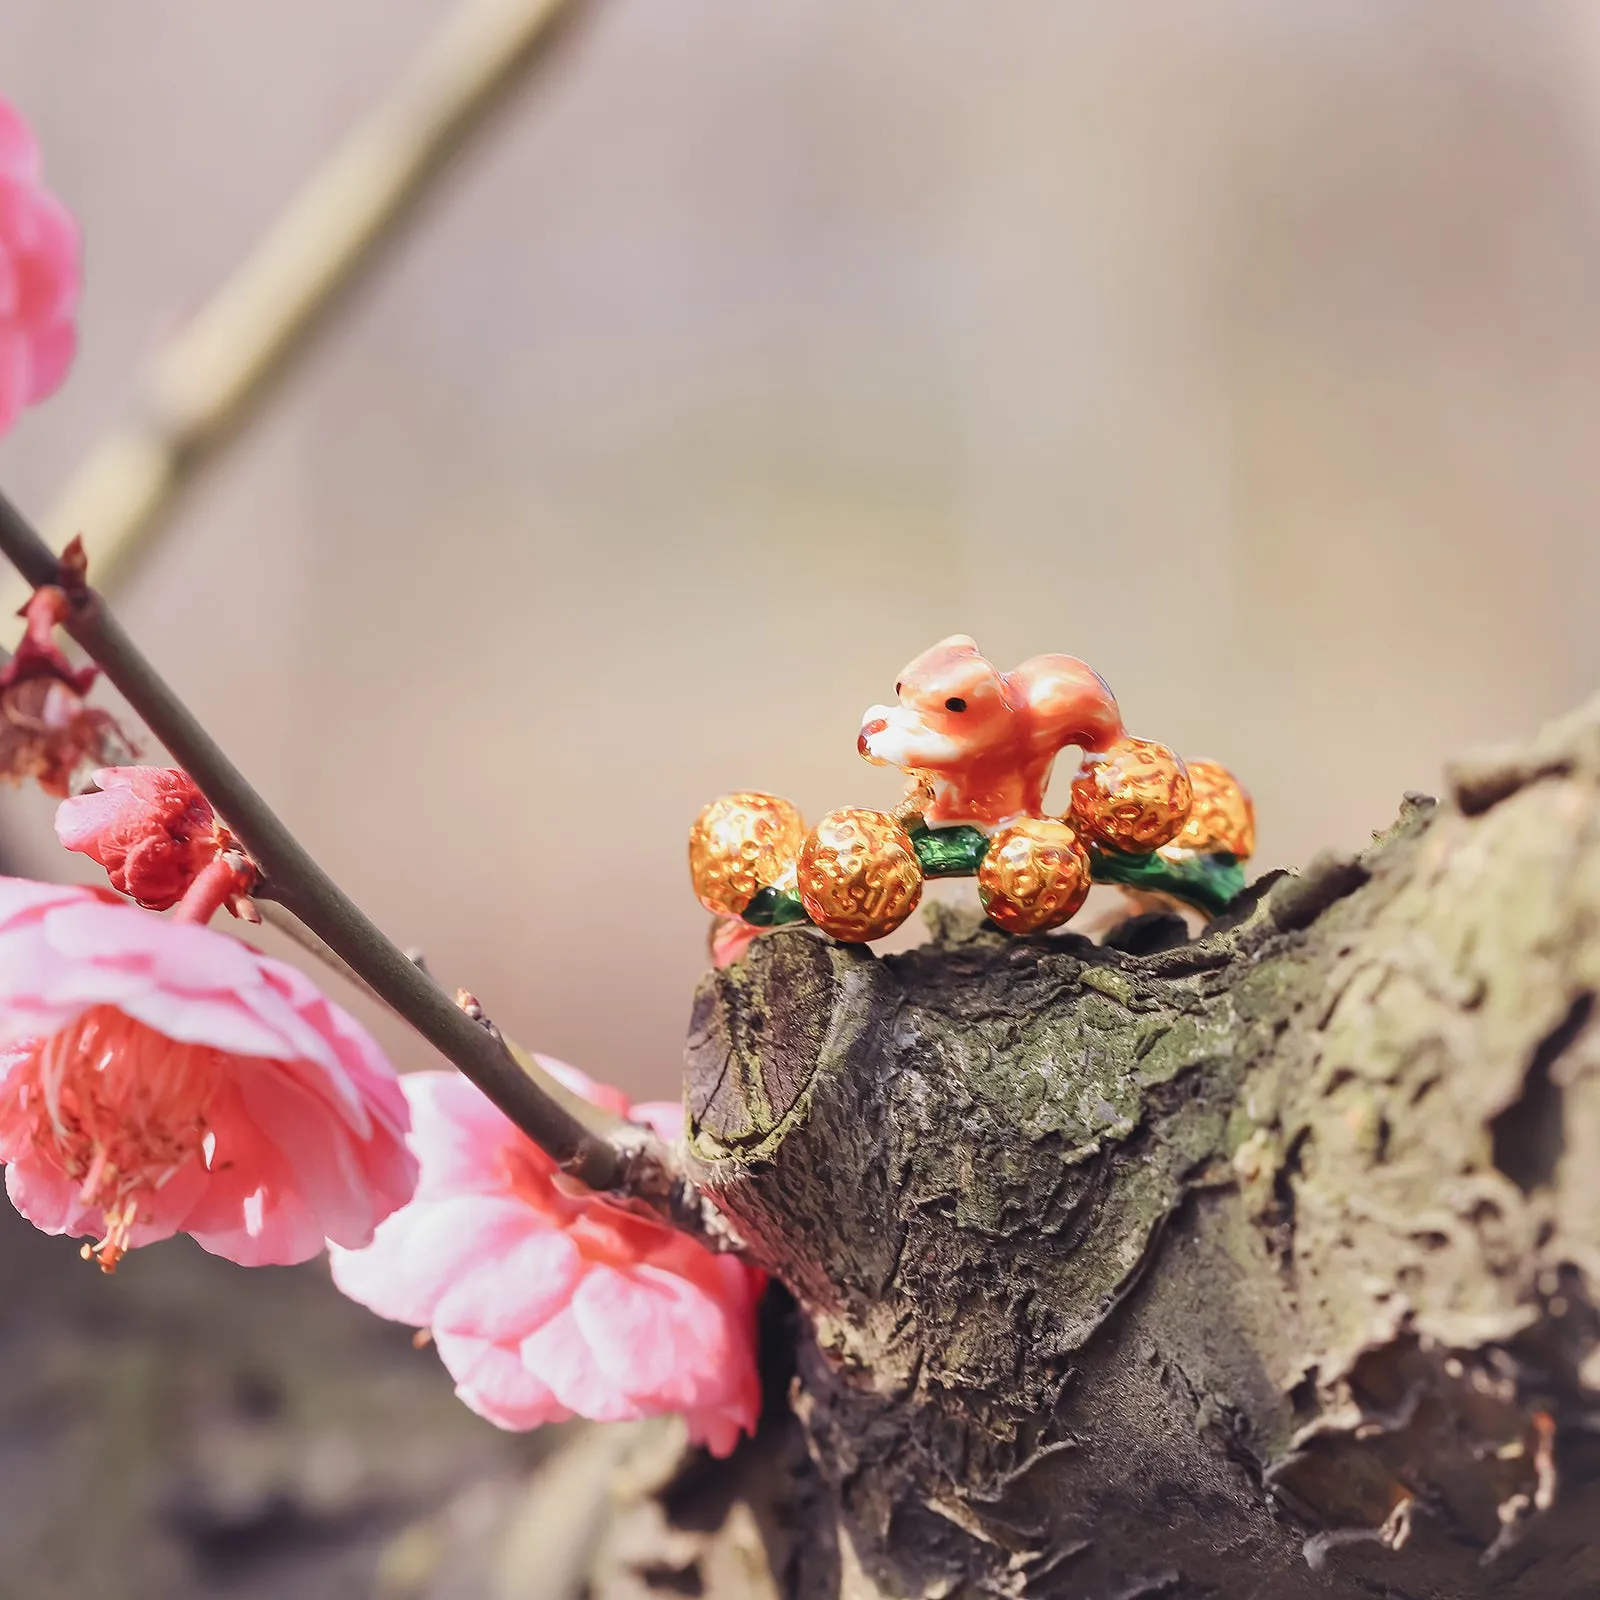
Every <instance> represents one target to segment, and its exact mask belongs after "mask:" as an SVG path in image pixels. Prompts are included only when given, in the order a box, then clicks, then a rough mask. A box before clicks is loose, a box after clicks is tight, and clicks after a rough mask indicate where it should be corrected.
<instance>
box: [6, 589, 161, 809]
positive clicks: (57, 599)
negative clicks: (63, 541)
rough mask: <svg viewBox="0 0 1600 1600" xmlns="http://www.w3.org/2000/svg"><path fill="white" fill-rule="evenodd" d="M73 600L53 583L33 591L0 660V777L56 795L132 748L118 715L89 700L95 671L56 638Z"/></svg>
mask: <svg viewBox="0 0 1600 1600" xmlns="http://www.w3.org/2000/svg"><path fill="white" fill-rule="evenodd" d="M70 603H71V602H70V601H69V600H68V599H67V596H66V594H65V593H64V592H63V591H62V590H61V589H58V588H56V587H54V586H53V585H46V586H45V587H44V588H42V589H38V590H35V592H34V595H33V598H32V599H31V600H29V602H28V604H27V606H26V608H25V610H24V613H23V615H24V616H25V617H26V618H27V628H26V631H25V632H24V633H23V636H22V640H21V642H20V643H19V644H18V645H17V651H16V654H15V655H13V656H12V657H11V659H10V660H9V661H6V662H5V663H4V665H0V778H3V779H5V780H6V781H7V782H9V783H13V784H16V783H25V782H29V781H32V782H35V783H37V784H38V785H39V787H40V788H41V789H43V790H44V791H45V793H46V794H53V795H56V796H58V797H61V798H65V797H66V796H67V795H70V794H72V793H73V792H74V790H75V789H77V788H79V787H81V785H82V784H83V783H84V782H85V781H87V778H88V774H89V773H90V772H91V771H93V770H94V769H95V768H96V767H108V766H115V765H116V764H117V763H119V762H123V761H126V760H128V758H129V757H130V756H131V755H132V754H133V745H132V742H131V741H130V740H129V739H128V737H127V735H126V734H124V733H123V731H122V729H121V728H120V727H119V726H118V725H117V721H116V718H115V717H113V716H112V715H111V713H110V712H109V711H103V710H101V709H100V707H98V706H91V705H89V704H87V703H86V700H85V697H86V696H87V695H88V693H89V690H90V688H91V687H92V686H93V684H94V682H95V679H96V678H97V677H98V676H99V673H100V669H99V668H98V667H96V666H93V665H90V666H84V667H74V666H73V665H72V663H71V662H70V661H68V660H67V658H66V656H65V654H64V653H63V652H62V650H61V647H60V646H59V645H58V644H57V643H56V641H55V630H56V628H57V627H58V626H59V625H60V623H61V621H62V619H63V618H64V617H65V616H66V614H67V609H68V607H69V605H70Z"/></svg>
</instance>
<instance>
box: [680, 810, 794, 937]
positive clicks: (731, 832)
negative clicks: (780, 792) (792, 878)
mask: <svg viewBox="0 0 1600 1600" xmlns="http://www.w3.org/2000/svg"><path fill="white" fill-rule="evenodd" d="M805 836H806V825H805V822H804V820H803V819H802V818H801V815H800V813H799V811H798V810H796V809H795V807H794V806H792V805H790V804H789V802H788V801H787V800H780V799H779V798H778V796H777V795H775V794H757V793H755V792H753V791H746V792H744V793H741V794H725V795H723V796H722V797H721V798H720V799H718V800H713V801H712V802H711V804H710V805H708V806H707V807H706V808H705V810H704V811H702V812H701V813H700V815H699V816H698V817H696V818H695V819H694V826H693V827H692V828H691V829H690V830H689V876H690V878H691V879H692V880H693V882H694V892H695V895H696V896H697V897H698V899H699V901H700V904H701V905H703V906H704V907H705V908H706V910H707V911H713V912H717V913H719V914H720V915H722V916H725V917H737V916H739V915H741V914H742V913H743V911H744V908H745V907H746V906H747V905H749V904H750V902H751V900H752V899H753V898H754V897H755V894H756V891H757V890H759V889H764V888H766V887H767V886H768V885H769V884H773V883H777V882H778V880H779V879H781V878H782V877H783V876H784V875H785V874H786V873H787V872H789V871H790V870H791V869H792V868H793V866H794V862H795V858H796V857H797V856H798V855H799V854H800V846H801V845H802V844H803V843H804V842H805Z"/></svg>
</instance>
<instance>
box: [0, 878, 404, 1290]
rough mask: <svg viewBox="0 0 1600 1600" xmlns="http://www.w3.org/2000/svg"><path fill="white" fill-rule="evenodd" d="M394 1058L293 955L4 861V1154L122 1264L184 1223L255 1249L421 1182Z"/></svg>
mask: <svg viewBox="0 0 1600 1600" xmlns="http://www.w3.org/2000/svg"><path fill="white" fill-rule="evenodd" d="M408 1122H409V1116H408V1112H407V1109H406V1103H405V1097H404V1096H403V1095H402V1094H401V1092H400V1087H399V1084H398V1081H397V1080H396V1078H395V1074H394V1070H393V1068H392V1067H391V1066H390V1065H389V1063H388V1062H387V1061H386V1060H385V1059H384V1057H383V1055H382V1053H381V1052H380V1051H379V1049H378V1047H377V1045H376V1044H375V1043H374V1042H373V1040H372V1039H371V1038H370V1037H369V1036H368V1035H367V1033H366V1032H365V1030H364V1029H362V1028H361V1027H360V1025H359V1024H357V1023H356V1022H355V1021H354V1019H352V1018H351V1017H349V1016H347V1015H346V1014H345V1013H344V1012H343V1011H342V1010H340V1009H339V1008H338V1007H337V1006H335V1005H333V1004H332V1003H331V1002H330V1001H328V1000H327V999H325V998H324V997H323V996H322V995H321V994H320V993H318V991H317V990H316V989H315V988H314V987H313V986H312V984H311V983H310V982H309V980H308V979H306V978H305V977H304V976H302V975H301V974H300V973H299V972H297V971H295V969H294V968H292V967H289V966H285V965H284V964H283V963H282V962H278V961H273V960H271V959H269V958H268V957H265V956H261V955H259V954H257V953H256V952H255V951H253V950H250V949H248V948H247V947H246V946H244V945H243V944H240V943H239V942H238V941H237V940H234V939H230V938H228V937H227V936H225V935H223V934H219V933H213V932H211V931H210V930H209V929H207V928H204V927H199V926H195V925H194V924H192V923H189V922H185V921H182V920H177V919H171V920H169V919H165V918H161V917H157V916H154V915H152V914H151V913H150V912H148V911H141V910H138V909H137V908H135V907H133V906H130V905H128V904H126V903H125V902H121V901H116V900H113V899H112V898H111V897H110V895H109V893H108V892H107V891H104V890H96V889H86V888H78V887H63V886H58V885H51V884H41V883H30V882H27V881H25V880H22V879H17V878H0V1161H4V1162H5V1163H6V1164H7V1165H6V1190H7V1192H8V1193H9V1195H10V1196H11V1199H12V1202H13V1203H14V1204H15V1205H16V1207H17V1209H18V1210H19V1211H20V1212H21V1213H22V1214H23V1215H24V1216H25V1217H27V1218H28V1220H29V1221H30V1222H32V1223H34V1224H35V1226H37V1227H39V1228H41V1229H43V1230H44V1231H45V1232H46V1233H67V1234H77V1235H84V1234H87V1235H88V1236H89V1237H90V1238H91V1239H92V1240H94V1241H95V1243H94V1244H93V1245H91V1246H86V1253H87V1254H92V1255H94V1256H95V1257H96V1258H97V1259H98V1260H99V1262H100V1264H101V1265H102V1266H103V1267H105V1268H107V1269H108V1270H109V1269H111V1268H113V1267H115V1265H116V1264H117V1262H118V1261H119V1260H120V1259H121V1258H122V1256H123V1255H125V1254H126V1253H127V1251H128V1250H130V1249H133V1248H135V1247H137V1246H139V1245H143V1244H149V1243H152V1242H154V1241H155V1240H158V1239H165V1238H168V1237H170V1236H171V1235H172V1234H174V1233H188V1234H191V1235H193V1236H194V1238H195V1239H196V1240H198V1241H199V1243H200V1244H201V1245H203V1246H204V1247H205V1248H206V1249H207V1250H210V1251H212V1252H213V1253H215V1254H217V1255H223V1256H227V1257H228V1258H229V1259H230V1260H233V1261H237V1262H239V1263H240V1264H242V1265H245V1266H262V1265H268V1264H273V1265H277V1264H288V1263H292V1262H296V1261H304V1260H307V1259H309V1258H310V1257H312V1256H314V1255H316V1254H318V1253H319V1252H320V1251H321V1250H322V1248H323V1247H324V1243H325V1242H326V1241H327V1240H334V1241H336V1242H338V1243H340V1244H343V1245H350V1246H360V1245H362V1244H364V1243H366V1242H367V1241H368V1240H370V1239H371V1238H372V1236H373V1231H374V1229H375V1228H376V1227H377V1225H378V1224H379V1222H381V1221H382V1220H383V1218H385V1217H387V1216H388V1215H389V1214H390V1213H391V1212H392V1211H394V1210H395V1209H396V1208H397V1207H398V1206H400V1205H402V1204H404V1203H405V1201H406V1200H407V1199H408V1198H409V1197H410V1195H411V1192H412V1189H413V1187H414V1186H415V1181H416V1170H417V1169H416V1162H415V1159H414V1158H413V1157H412V1156H411V1154H410V1152H409V1150H408V1149H407V1147H406V1143H405V1133H406V1129H407V1126H408Z"/></svg>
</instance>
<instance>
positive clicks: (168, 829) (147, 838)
mask: <svg viewBox="0 0 1600 1600" xmlns="http://www.w3.org/2000/svg"><path fill="white" fill-rule="evenodd" d="M94 781H95V782H96V783H97V784H99V786H100V787H99V789H98V790H97V791H95V792H93V793H90V794H81V795H74V796H73V797H72V798H71V799H69V800H63V801H62V802H61V804H60V805H59V806H58V807H57V808H56V837H57V838H58V839H60V841H61V842H62V844H64V845H65V846H66V847H67V849H69V850H77V851H80V852H81V853H82V854H84V855H86V856H89V857H91V858H92V859H93V860H95V861H98V862H99V863H100V865H101V866H102V867H104V868H105V869H106V876H107V877H108V878H110V880H111V887H112V888H113V889H117V890H120V891H121V892H122V893H123V894H125V895H127V896H128V897H129V899H131V900H136V901H138V903H139V904H140V905H142V906H144V907H146V908H147V909H148V910H151V911H165V910H166V909H167V908H168V907H169V906H175V905H176V904H177V903H178V902H179V901H180V900H181V899H182V898H183V895H184V891H185V890H187V889H188V887H189V885H190V884H192V883H193V882H194V881H195V879H196V878H198V877H199V876H200V874H201V873H202V872H204V871H205V869H206V868H207V867H209V866H210V865H211V863H212V862H213V861H215V860H216V859H217V857H218V856H220V855H221V854H222V853H223V852H224V851H226V850H229V849H232V848H233V847H234V845H233V839H232V837H231V835H229V833H228V832H227V830H226V829H224V828H223V827H222V826H221V825H220V824H219V823H218V822H217V816H216V813H215V812H214V811H213V810H212V809H211V805H210V802H209V801H207V799H206V797H205V796H204V795H203V794H201V793H200V791H199V789H197V788H196V787H195V782H194V779H193V778H191V777H190V776H189V774H188V773H187V772H183V771H180V770H178V769H176V768H171V769H169V768H163V767H102V768H101V770H100V771H98V772H97V773H95V775H94Z"/></svg>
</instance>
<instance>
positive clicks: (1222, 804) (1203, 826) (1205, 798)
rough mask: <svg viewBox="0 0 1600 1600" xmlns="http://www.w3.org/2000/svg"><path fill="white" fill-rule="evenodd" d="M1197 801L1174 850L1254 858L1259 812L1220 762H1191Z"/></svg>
mask: <svg viewBox="0 0 1600 1600" xmlns="http://www.w3.org/2000/svg"><path fill="white" fill-rule="evenodd" d="M1187 765H1188V768H1189V782H1190V784H1191V786H1192V787H1193V789H1194V801H1193V803H1192V804H1191V805H1190V807H1189V820H1188V821H1187V822H1185V823H1184V825H1183V831H1182V832H1181V833H1179V835H1178V837H1177V838H1176V839H1174V840H1173V841H1172V849H1174V850H1196V851H1207V852H1214V851H1226V852H1227V853H1228V854H1229V855H1231V856H1234V857H1236V858H1237V859H1238V860H1240V861H1247V860H1249V858H1250V857H1251V856H1252V855H1254V854H1255V848H1256V808H1255V807H1254V806H1253V805H1252V804H1251V803H1250V796H1249V795H1248V794H1246V793H1245V791H1244V789H1243V787H1242V786H1241V785H1240V783H1239V780H1238V779H1237V778H1236V777H1234V775H1233V774H1232V773H1231V772H1229V771H1228V769H1227V768H1226V767H1225V766H1223V765H1222V763H1221V762H1220V761H1190V762H1188V763H1187Z"/></svg>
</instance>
